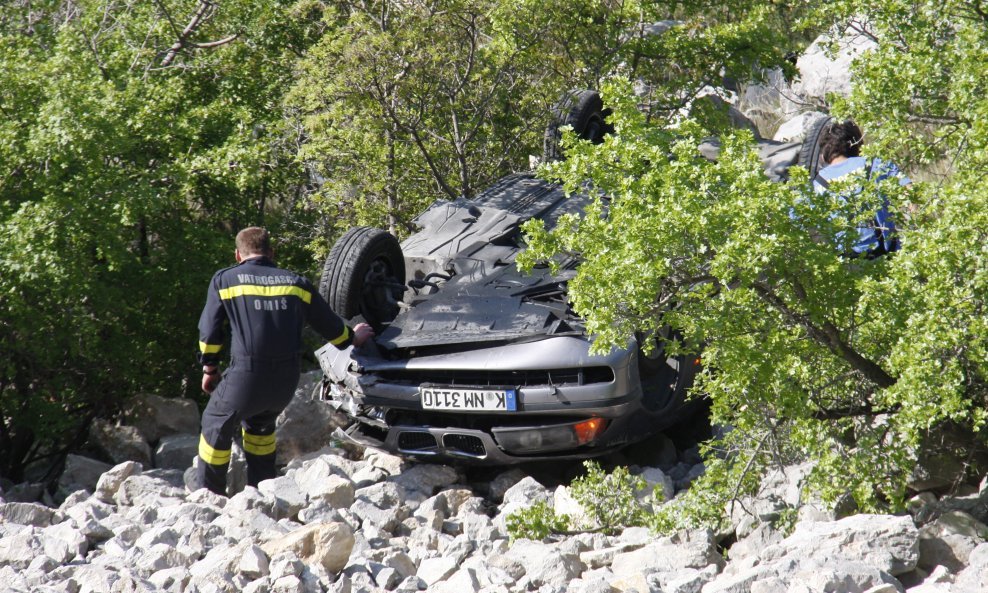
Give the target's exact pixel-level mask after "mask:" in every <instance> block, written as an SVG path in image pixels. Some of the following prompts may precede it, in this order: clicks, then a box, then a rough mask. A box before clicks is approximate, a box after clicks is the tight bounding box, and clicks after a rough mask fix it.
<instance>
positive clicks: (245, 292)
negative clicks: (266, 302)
mask: <svg viewBox="0 0 988 593" xmlns="http://www.w3.org/2000/svg"><path fill="white" fill-rule="evenodd" d="M239 296H263V297H276V296H297V297H298V298H300V299H302V301H303V302H305V303H309V302H311V301H312V293H311V292H309V291H308V290H306V289H304V288H302V287H301V286H259V285H256V284H241V285H239V286H231V287H230V288H223V289H221V290H220V298H221V299H222V300H224V301H228V300H230V299H232V298H236V297H239Z"/></svg>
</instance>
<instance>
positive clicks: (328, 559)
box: [261, 522, 355, 573]
mask: <svg viewBox="0 0 988 593" xmlns="http://www.w3.org/2000/svg"><path fill="white" fill-rule="evenodd" d="M354 541H355V540H354V537H353V530H352V529H350V527H349V526H348V525H347V524H346V523H339V522H337V523H316V524H313V525H307V526H305V527H301V528H299V529H296V530H295V531H292V532H291V533H288V534H286V535H283V536H281V537H279V538H277V539H274V540H271V541H269V542H267V543H264V544H263V545H261V549H263V550H264V552H265V553H266V554H267V555H268V556H269V557H272V558H273V557H274V556H276V555H278V554H281V553H282V552H292V553H294V554H295V555H296V556H298V557H299V558H301V559H302V560H303V561H304V562H305V563H306V564H318V565H320V566H322V567H323V568H325V569H326V570H327V571H328V572H330V573H337V572H340V571H341V570H343V567H345V566H346V564H347V561H348V560H349V559H350V552H351V550H353V544H354Z"/></svg>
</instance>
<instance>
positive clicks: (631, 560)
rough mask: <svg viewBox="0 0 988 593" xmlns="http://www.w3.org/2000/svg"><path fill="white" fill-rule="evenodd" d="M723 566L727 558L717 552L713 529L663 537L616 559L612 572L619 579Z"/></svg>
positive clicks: (612, 565) (612, 564) (619, 555)
mask: <svg viewBox="0 0 988 593" xmlns="http://www.w3.org/2000/svg"><path fill="white" fill-rule="evenodd" d="M710 565H714V566H717V567H721V566H723V565H724V559H723V558H722V557H721V555H720V553H719V552H718V551H717V544H716V542H715V541H714V537H713V533H712V532H710V531H709V530H701V531H690V532H681V533H677V534H675V535H673V536H670V537H663V538H659V539H657V540H655V541H653V542H652V543H650V544H648V545H646V546H645V547H643V548H639V549H637V550H634V551H632V552H625V553H623V554H618V555H617V556H615V557H614V561H613V562H612V563H611V570H612V571H613V572H614V575H615V577H618V578H623V577H625V576H630V575H634V574H642V575H645V576H648V575H650V574H653V573H664V572H674V571H677V570H681V569H684V568H696V569H702V568H706V567H707V566H710Z"/></svg>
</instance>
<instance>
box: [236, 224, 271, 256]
mask: <svg viewBox="0 0 988 593" xmlns="http://www.w3.org/2000/svg"><path fill="white" fill-rule="evenodd" d="M237 251H239V252H240V255H271V235H270V234H269V233H268V231H267V229H263V228H261V227H259V226H250V227H247V228H245V229H243V230H241V231H240V232H239V233H237Z"/></svg>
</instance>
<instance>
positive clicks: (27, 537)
mask: <svg viewBox="0 0 988 593" xmlns="http://www.w3.org/2000/svg"><path fill="white" fill-rule="evenodd" d="M43 551H44V542H43V540H42V537H41V530H40V529H38V528H28V529H26V530H24V531H21V532H19V533H8V534H7V535H4V536H3V537H2V538H0V566H12V567H14V568H15V569H22V568H27V567H28V566H30V565H31V562H32V561H33V560H34V558H35V557H36V556H38V555H39V554H41V553H43Z"/></svg>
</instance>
